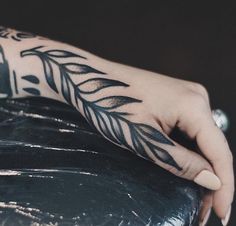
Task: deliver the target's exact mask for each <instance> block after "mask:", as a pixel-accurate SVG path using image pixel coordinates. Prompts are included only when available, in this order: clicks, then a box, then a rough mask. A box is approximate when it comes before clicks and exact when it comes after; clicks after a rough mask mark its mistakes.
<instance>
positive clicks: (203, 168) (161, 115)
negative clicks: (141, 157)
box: [111, 65, 234, 222]
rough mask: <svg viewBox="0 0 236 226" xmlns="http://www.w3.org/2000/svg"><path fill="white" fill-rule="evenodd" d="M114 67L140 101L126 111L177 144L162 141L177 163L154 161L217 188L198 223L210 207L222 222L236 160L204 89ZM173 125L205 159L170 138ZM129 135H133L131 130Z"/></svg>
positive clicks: (160, 145) (171, 79) (116, 73)
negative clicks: (218, 125) (217, 122)
mask: <svg viewBox="0 0 236 226" xmlns="http://www.w3.org/2000/svg"><path fill="white" fill-rule="evenodd" d="M112 68H119V70H115V72H111V73H113V74H115V77H119V78H118V79H119V80H122V81H125V82H127V83H128V84H130V87H129V90H128V91H127V93H128V94H126V95H129V96H132V97H135V98H137V99H140V100H142V103H139V104H136V105H135V104H133V106H132V109H131V107H130V109H128V110H127V111H128V112H132V113H133V114H134V116H133V117H132V118H131V119H130V120H131V121H133V122H139V123H143V124H146V125H150V126H152V127H153V128H155V129H156V130H157V131H159V132H160V133H161V134H163V135H164V136H165V137H166V138H167V139H168V140H169V141H171V142H172V143H173V144H174V145H170V144H169V143H168V144H161V143H158V146H159V147H161V148H162V149H164V150H165V151H166V152H167V153H168V154H170V156H171V157H173V160H174V162H173V161H171V159H170V158H169V160H167V161H166V162H164V163H163V160H160V159H161V158H160V159H158V158H157V157H155V156H152V155H151V159H152V160H153V161H154V162H155V163H156V164H158V165H160V166H162V167H163V168H165V169H167V170H168V171H170V172H171V173H173V174H175V175H177V176H179V177H182V178H185V179H188V180H193V181H195V182H196V183H198V184H200V185H202V186H203V187H206V188H208V189H211V190H215V191H214V192H211V193H209V194H207V195H206V196H205V198H204V200H203V205H202V210H201V216H200V221H201V222H202V221H203V220H204V217H207V216H206V215H207V213H209V210H210V209H211V207H213V208H214V210H215V212H216V214H217V215H218V216H219V217H220V218H221V219H223V220H224V219H225V217H227V215H229V213H228V212H230V206H231V203H232V201H233V194H234V175H233V163H232V162H233V161H232V159H233V158H232V154H231V151H230V149H229V146H228V143H227V140H226V139H225V137H224V134H223V133H222V132H221V130H220V129H219V128H218V127H217V126H216V124H215V122H214V120H213V118H212V113H211V108H210V104H209V97H208V93H207V91H206V89H205V88H204V87H203V86H202V85H200V84H197V83H193V82H188V81H183V80H178V79H174V78H170V77H167V76H163V75H159V74H156V73H151V72H148V71H144V70H139V69H135V68H131V67H126V66H125V67H124V66H121V65H118V66H117V67H116V66H113V67H112ZM119 75H123V77H121V76H119ZM124 77H125V78H124ZM130 106H131V105H130ZM174 127H177V128H178V129H179V130H181V131H182V132H183V133H185V134H187V135H188V136H189V137H190V138H191V139H194V140H196V142H197V144H198V147H199V149H200V151H201V153H202V155H199V154H197V153H195V152H193V151H191V150H188V149H187V148H185V147H183V146H182V145H181V144H177V143H176V142H175V141H173V140H171V139H170V138H169V137H168V135H169V134H170V132H171V131H172V129H173V128H174ZM125 134H126V136H129V135H128V133H127V131H126V132H125ZM164 143H165V142H164ZM166 143H167V142H166ZM147 149H148V148H147ZM137 151H138V150H137ZM160 156H161V154H160ZM166 158H167V157H166ZM163 159H165V156H163ZM168 161H169V163H168ZM176 164H177V165H176ZM214 175H216V176H217V177H216V176H214ZM226 220H227V219H226Z"/></svg>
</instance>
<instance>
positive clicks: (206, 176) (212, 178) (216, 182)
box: [193, 170, 221, 190]
mask: <svg viewBox="0 0 236 226" xmlns="http://www.w3.org/2000/svg"><path fill="white" fill-rule="evenodd" d="M193 181H194V182H195V183H196V184H199V185H201V186H202V187H205V188H208V189H210V190H218V189H220V187H221V182H220V179H219V178H218V177H217V176H216V175H215V174H214V173H212V172H210V171H208V170H202V171H201V172H200V173H199V174H198V175H197V176H196V177H195V178H194V180H193Z"/></svg>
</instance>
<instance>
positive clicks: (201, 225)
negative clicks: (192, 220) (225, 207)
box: [199, 208, 211, 226]
mask: <svg viewBox="0 0 236 226" xmlns="http://www.w3.org/2000/svg"><path fill="white" fill-rule="evenodd" d="M210 215H211V208H210V209H209V210H208V211H207V213H206V215H205V217H204V218H203V220H202V221H201V222H200V223H199V226H205V225H206V223H207V221H208V220H209V217H210Z"/></svg>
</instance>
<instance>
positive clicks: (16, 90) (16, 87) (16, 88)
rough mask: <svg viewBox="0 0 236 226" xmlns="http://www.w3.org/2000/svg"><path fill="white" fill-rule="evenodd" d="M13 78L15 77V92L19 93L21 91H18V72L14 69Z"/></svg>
mask: <svg viewBox="0 0 236 226" xmlns="http://www.w3.org/2000/svg"><path fill="white" fill-rule="evenodd" d="M13 79H14V86H15V92H16V94H18V93H19V91H18V86H17V81H16V72H15V71H14V70H13Z"/></svg>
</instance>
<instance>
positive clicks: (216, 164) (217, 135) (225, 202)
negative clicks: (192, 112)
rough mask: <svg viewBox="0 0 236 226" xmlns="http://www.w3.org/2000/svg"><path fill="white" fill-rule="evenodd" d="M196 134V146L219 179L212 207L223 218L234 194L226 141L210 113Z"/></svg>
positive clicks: (229, 153)
mask: <svg viewBox="0 0 236 226" xmlns="http://www.w3.org/2000/svg"><path fill="white" fill-rule="evenodd" d="M199 128H200V129H199V130H198V132H197V134H196V141H197V144H198V147H199V148H200V150H201V151H202V153H203V154H204V155H205V157H206V158H207V159H208V160H209V162H210V163H211V164H212V166H213V169H214V171H215V173H216V175H217V176H218V177H219V178H220V180H221V184H222V186H221V188H220V189H219V190H218V191H216V192H215V194H214V200H213V207H214V209H215V212H216V214H217V215H218V216H219V217H220V218H221V219H223V218H225V216H226V214H227V212H228V210H229V208H230V205H231V203H232V201H233V195H234V172H233V158H232V153H231V151H230V148H229V145H228V142H227V140H226V138H225V136H224V134H223V133H222V131H221V130H220V129H219V128H218V127H217V126H216V124H215V122H214V120H213V117H212V115H211V114H209V115H207V116H205V117H204V119H203V120H201V123H200V124H199Z"/></svg>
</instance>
